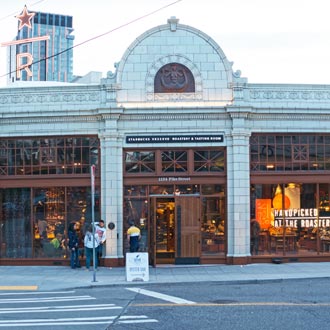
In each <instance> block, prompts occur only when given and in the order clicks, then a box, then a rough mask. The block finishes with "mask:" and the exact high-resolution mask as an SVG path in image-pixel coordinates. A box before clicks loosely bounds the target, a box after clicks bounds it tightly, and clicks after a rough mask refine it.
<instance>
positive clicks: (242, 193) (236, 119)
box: [227, 113, 250, 264]
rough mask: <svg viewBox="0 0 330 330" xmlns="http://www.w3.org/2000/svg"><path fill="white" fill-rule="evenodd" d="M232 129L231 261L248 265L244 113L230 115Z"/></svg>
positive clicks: (229, 187)
mask: <svg viewBox="0 0 330 330" xmlns="http://www.w3.org/2000/svg"><path fill="white" fill-rule="evenodd" d="M231 116H232V119H233V129H232V131H231V134H230V135H229V136H228V137H227V142H228V143H227V207H228V209H227V214H228V226H227V228H228V233H227V238H228V254H227V258H228V262H229V263H233V264H246V263H247V262H248V257H249V256H250V148H249V138H250V130H248V129H245V128H244V126H245V117H246V114H245V116H244V115H243V114H242V113H239V114H237V113H235V114H233V113H232V114H231Z"/></svg>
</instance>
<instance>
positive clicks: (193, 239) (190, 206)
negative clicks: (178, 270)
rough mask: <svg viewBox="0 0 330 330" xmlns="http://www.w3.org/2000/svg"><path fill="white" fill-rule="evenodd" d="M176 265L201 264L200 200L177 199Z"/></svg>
mask: <svg viewBox="0 0 330 330" xmlns="http://www.w3.org/2000/svg"><path fill="white" fill-rule="evenodd" d="M175 210H176V212H175V214H176V216H175V218H176V238H177V239H176V249H175V250H176V251H175V263H176V264H196V263H199V258H200V253H201V248H200V235H201V226H200V198H199V197H176V198H175Z"/></svg>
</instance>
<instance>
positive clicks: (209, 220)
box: [201, 197, 226, 254]
mask: <svg viewBox="0 0 330 330" xmlns="http://www.w3.org/2000/svg"><path fill="white" fill-rule="evenodd" d="M202 219H203V221H202V228H201V230H202V253H203V254H219V253H221V254H224V253H225V251H226V221H225V220H226V218H225V203H224V199H223V198H221V197H204V198H203V199H202Z"/></svg>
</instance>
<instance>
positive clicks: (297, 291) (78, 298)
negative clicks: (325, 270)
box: [0, 279, 330, 330]
mask: <svg viewBox="0 0 330 330" xmlns="http://www.w3.org/2000/svg"><path fill="white" fill-rule="evenodd" d="M329 291H330V280H326V279H314V280H285V281H272V282H267V283H261V284H256V283H250V284H247V283H246V284H224V283H221V284H220V283H217V282H212V283H196V284H191V283H188V284H166V285H164V284H157V285H141V286H139V285H136V286H119V287H103V288H100V287H97V288H90V289H79V290H74V291H61V292H35V293H32V292H2V293H0V330H1V329H27V330H30V329H47V330H52V329H66V330H67V329H68V330H70V329H72V330H75V329H79V330H96V329H97V330H106V329H109V330H111V329H116V330H124V329H125V330H130V329H132V330H133V329H134V330H136V329H144V330H165V329H166V330H168V329H184V330H185V329H187V330H188V329H189V330H201V329H203V330H204V329H207V330H213V329H214V330H215V329H216V330H218V329H222V330H227V329H228V330H241V329H242V330H243V329H244V330H250V329H251V330H252V329H253V330H258V329H262V330H271V329H274V330H275V329H276V330H278V329H290V330H295V329H297V330H298V329H299V330H307V329H308V330H310V329H318V330H323V329H329V324H330V313H329V311H330V295H329V293H330V292H329Z"/></svg>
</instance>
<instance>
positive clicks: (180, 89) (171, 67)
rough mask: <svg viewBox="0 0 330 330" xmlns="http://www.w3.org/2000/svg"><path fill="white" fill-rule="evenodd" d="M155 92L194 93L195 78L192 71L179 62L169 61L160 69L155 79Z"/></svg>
mask: <svg viewBox="0 0 330 330" xmlns="http://www.w3.org/2000/svg"><path fill="white" fill-rule="evenodd" d="M154 84H155V85H154V91H155V93H194V92H195V79H194V76H193V74H192V73H191V71H190V70H189V69H188V68H187V67H186V66H184V65H182V64H179V63H169V64H166V65H164V66H163V67H161V68H160V69H159V71H158V72H157V74H156V76H155V80H154Z"/></svg>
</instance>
